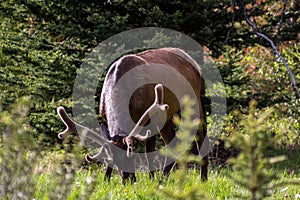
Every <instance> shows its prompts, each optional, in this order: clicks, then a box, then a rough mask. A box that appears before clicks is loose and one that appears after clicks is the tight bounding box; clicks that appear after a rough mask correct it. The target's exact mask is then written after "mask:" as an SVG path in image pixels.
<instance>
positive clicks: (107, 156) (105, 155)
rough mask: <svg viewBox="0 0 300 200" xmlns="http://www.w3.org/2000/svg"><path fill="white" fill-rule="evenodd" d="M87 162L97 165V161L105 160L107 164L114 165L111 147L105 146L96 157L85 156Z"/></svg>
mask: <svg viewBox="0 0 300 200" xmlns="http://www.w3.org/2000/svg"><path fill="white" fill-rule="evenodd" d="M85 160H86V161H87V162H90V163H95V162H97V161H101V160H104V161H105V162H106V163H112V161H113V158H112V153H111V151H110V147H109V146H108V145H107V144H103V146H102V147H101V148H100V150H99V152H98V153H97V154H95V155H94V156H89V155H88V154H86V155H85Z"/></svg>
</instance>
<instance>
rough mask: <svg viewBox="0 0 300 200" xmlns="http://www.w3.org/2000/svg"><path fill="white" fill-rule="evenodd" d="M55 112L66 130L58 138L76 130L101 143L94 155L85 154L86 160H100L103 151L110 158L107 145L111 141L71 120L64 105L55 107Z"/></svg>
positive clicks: (62, 137) (108, 159)
mask: <svg viewBox="0 0 300 200" xmlns="http://www.w3.org/2000/svg"><path fill="white" fill-rule="evenodd" d="M57 113H58V115H59V117H60V119H61V120H62V122H63V123H64V124H65V125H66V127H67V128H66V130H64V131H63V132H61V133H59V134H58V138H60V139H64V138H66V137H67V135H68V134H70V133H76V132H78V133H79V134H83V135H84V137H87V138H90V139H92V140H94V141H95V142H97V143H98V144H99V145H101V148H100V151H99V153H97V154H96V155H95V156H92V157H90V156H88V155H86V157H85V158H86V160H87V161H93V160H100V158H103V156H104V152H105V154H106V156H107V161H110V160H112V154H111V151H110V148H109V146H108V144H109V143H112V141H109V140H106V139H105V138H103V137H102V136H101V135H99V134H98V133H96V132H95V131H93V130H91V129H89V128H87V127H85V126H82V125H80V124H78V123H76V122H75V121H73V120H72V119H71V118H70V117H69V116H68V114H67V113H66V110H65V108H64V107H62V106H60V107H58V108H57ZM103 151H104V152H103Z"/></svg>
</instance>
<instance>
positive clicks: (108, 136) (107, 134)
mask: <svg viewBox="0 0 300 200" xmlns="http://www.w3.org/2000/svg"><path fill="white" fill-rule="evenodd" d="M100 128H101V132H102V134H103V135H105V137H106V138H107V139H108V140H111V137H110V134H109V131H108V129H107V127H106V126H105V124H104V123H101V124H100Z"/></svg>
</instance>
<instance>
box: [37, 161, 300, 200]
mask: <svg viewBox="0 0 300 200" xmlns="http://www.w3.org/2000/svg"><path fill="white" fill-rule="evenodd" d="M268 171H269V172H270V173H271V172H272V173H274V172H275V173H278V174H280V177H281V178H280V179H281V181H282V180H285V181H290V180H294V181H296V180H298V181H300V175H299V174H295V173H294V174H291V173H290V171H289V170H288V169H286V170H282V169H278V168H276V167H274V168H271V169H269V170H268ZM104 172H105V169H104V167H102V166H92V167H88V168H82V169H79V170H78V171H77V172H76V175H75V178H74V181H73V183H72V185H61V187H68V191H69V193H68V194H65V195H66V196H65V198H66V199H69V200H73V199H74V200H75V199H86V198H87V199H91V200H93V199H95V200H96V199H116V200H117V199H120V200H121V199H122V200H124V199H145V200H146V199H149V200H150V199H151V200H152V199H165V198H163V197H161V195H160V190H161V189H163V188H165V187H168V188H172V189H173V190H174V192H175V191H176V190H177V183H178V180H177V178H176V177H177V173H178V172H177V171H173V172H172V173H171V174H170V176H169V177H168V178H167V177H163V176H161V173H160V172H157V173H156V174H155V178H154V179H150V177H149V174H148V173H137V174H136V175H137V182H136V183H134V184H130V183H127V184H126V185H123V184H122V181H121V177H120V176H119V174H118V173H117V172H116V170H115V172H114V174H113V176H112V179H111V181H110V182H106V181H104V180H103V177H104ZM227 173H231V174H233V176H234V174H235V172H234V171H232V170H231V169H230V168H224V169H210V173H209V180H208V181H207V182H201V177H200V172H199V171H197V170H193V169H190V170H189V171H188V172H187V180H188V181H187V182H186V183H185V189H186V190H188V189H189V188H190V187H192V186H195V185H196V186H197V187H199V192H202V193H204V194H206V195H207V197H208V198H209V199H236V198H235V194H248V191H246V190H245V189H243V188H241V187H240V186H237V185H236V184H235V183H234V182H233V181H232V180H231V179H229V178H228V177H227V176H226V174H227ZM62 176H64V175H63V174H62ZM37 179H38V184H37V185H38V187H37V188H36V192H35V198H36V199H49V194H48V191H52V192H53V190H52V189H51V188H57V185H56V184H58V183H59V179H58V178H57V177H55V176H53V173H52V172H51V171H48V172H45V173H42V174H41V175H40V176H38V177H37ZM276 181H279V180H276ZM272 193H273V194H272V197H271V199H285V198H289V199H296V196H297V194H299V193H300V188H299V186H295V185H288V186H282V187H277V188H274V189H273V191H272Z"/></svg>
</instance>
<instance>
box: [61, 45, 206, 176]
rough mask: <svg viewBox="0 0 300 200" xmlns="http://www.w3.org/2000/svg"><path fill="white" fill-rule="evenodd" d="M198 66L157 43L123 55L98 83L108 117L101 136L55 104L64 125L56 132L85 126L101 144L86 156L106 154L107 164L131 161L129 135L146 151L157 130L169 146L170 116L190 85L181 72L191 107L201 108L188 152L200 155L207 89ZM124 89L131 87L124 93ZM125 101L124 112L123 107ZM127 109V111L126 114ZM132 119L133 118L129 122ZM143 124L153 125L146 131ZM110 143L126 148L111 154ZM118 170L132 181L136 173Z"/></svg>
mask: <svg viewBox="0 0 300 200" xmlns="http://www.w3.org/2000/svg"><path fill="white" fill-rule="evenodd" d="M154 68H155V69H156V70H157V69H158V71H155V70H154V74H153V70H152V69H154ZM160 69H161V70H162V71H160ZM197 69H198V66H197V64H196V62H195V61H194V60H193V59H192V58H191V57H190V56H188V55H187V54H186V53H185V52H184V51H182V50H180V49H177V48H161V49H154V50H147V51H144V52H141V53H137V54H129V55H125V56H123V57H121V58H120V59H119V60H117V61H116V62H114V63H113V64H112V65H111V67H110V68H109V71H108V72H107V75H106V78H105V81H104V85H103V88H102V93H101V100H100V115H101V116H102V117H103V118H104V119H105V121H106V122H107V123H106V124H101V130H102V133H103V135H100V134H98V133H96V132H94V131H92V130H90V129H88V128H87V127H84V126H81V125H79V124H77V123H76V122H74V121H73V120H72V119H70V118H69V117H68V115H67V114H66V112H65V110H64V109H63V108H62V107H59V108H58V109H57V111H58V114H59V115H60V117H61V119H62V121H63V122H64V123H65V124H66V126H67V129H66V130H65V131H64V132H62V133H60V134H59V137H60V138H63V137H65V136H66V135H67V134H68V133H70V132H80V131H81V132H82V131H84V132H85V134H86V135H87V136H88V137H90V138H92V139H95V140H97V141H98V142H99V144H101V148H100V151H99V153H98V154H96V155H94V156H86V159H87V160H88V161H91V162H93V161H96V160H99V159H102V158H103V157H105V160H106V162H107V163H109V162H111V161H112V162H114V164H115V165H117V167H118V165H120V164H124V163H130V162H131V160H130V159H131V158H130V157H131V155H132V153H133V140H139V141H145V152H146V153H147V152H153V151H155V141H156V138H155V137H153V136H154V135H155V134H156V133H159V134H160V136H161V137H162V139H163V141H164V143H165V145H168V144H169V143H170V142H171V141H172V140H173V138H174V137H175V135H176V129H175V124H174V122H173V117H174V115H178V114H179V113H180V109H181V107H180V102H179V101H180V99H181V98H182V97H183V96H184V95H185V88H187V87H188V86H187V85H185V84H186V83H183V82H182V81H180V80H181V79H180V77H181V78H182V77H183V78H184V79H185V80H187V83H188V85H189V87H191V88H192V90H193V92H194V94H195V96H196V101H197V102H196V106H197V108H195V109H196V110H198V112H199V118H200V122H201V123H200V125H199V127H198V129H197V133H196V137H195V140H194V143H193V147H192V152H193V153H195V154H199V153H200V148H201V146H202V145H205V144H204V143H205V137H206V117H205V111H204V105H203V101H202V100H201V96H203V95H204V93H205V89H204V81H203V78H202V76H201V74H200V72H199V71H198V70H197ZM170 70H172V71H175V72H176V73H175V74H179V75H178V77H176V75H172V74H169V73H168V72H169V71H170ZM131 71H133V77H131V78H129V79H128V78H125V79H124V77H125V76H126V75H128V74H130V73H131ZM160 72H161V73H160ZM155 73H156V74H155ZM157 73H160V74H157ZM141 80H142V81H144V82H146V83H147V84H144V85H142V86H139V87H137V88H135V87H133V86H132V85H133V84H135V83H136V82H139V81H141ZM145 80H146V81H145ZM167 82H172V85H173V86H174V88H180V89H179V90H178V91H179V95H178V94H174V92H173V91H172V90H171V89H169V88H168V87H166V84H165V83H167ZM128 91H134V92H133V93H132V94H127V93H128ZM128 95H130V97H129V100H128V99H127V98H124V99H123V97H124V96H128ZM123 100H124V102H123ZM127 101H128V102H127ZM124 106H125V107H126V109H127V111H126V109H125V110H124ZM126 112H127V114H128V113H129V115H126ZM124 113H125V114H124ZM157 113H158V114H157ZM162 113H164V114H162ZM155 115H157V116H158V117H156V118H155V120H153V119H152V116H155ZM160 116H163V117H160ZM160 119H162V121H163V124H162V125H161V127H160V128H159V129H158V124H160ZM130 121H133V122H134V123H133V124H130ZM147 124H152V125H153V124H154V125H153V126H150V127H148V128H149V129H148V128H146V129H147V130H144V129H145V127H147ZM111 145H114V146H116V147H118V148H121V149H124V150H125V151H124V153H118V155H115V153H114V151H111V149H110V148H109V146H111ZM167 159H168V158H166V160H167ZM202 159H203V163H202V166H201V177H202V179H203V180H206V179H207V167H208V157H207V155H202ZM149 163H150V164H151V163H152V160H149ZM166 163H168V162H166ZM173 164H174V162H171V163H168V164H165V166H163V173H164V174H168V173H169V172H170V170H171V169H172V166H173ZM119 172H120V174H121V176H122V179H123V180H126V179H128V178H130V179H131V180H132V181H134V180H135V175H134V172H132V171H130V170H128V171H127V170H119ZM111 173H112V167H111V165H109V164H107V168H106V174H105V177H106V178H108V179H109V178H110V177H111Z"/></svg>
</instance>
